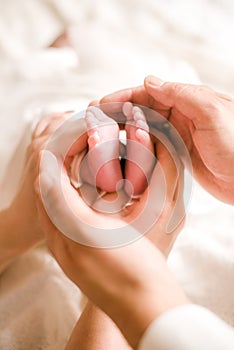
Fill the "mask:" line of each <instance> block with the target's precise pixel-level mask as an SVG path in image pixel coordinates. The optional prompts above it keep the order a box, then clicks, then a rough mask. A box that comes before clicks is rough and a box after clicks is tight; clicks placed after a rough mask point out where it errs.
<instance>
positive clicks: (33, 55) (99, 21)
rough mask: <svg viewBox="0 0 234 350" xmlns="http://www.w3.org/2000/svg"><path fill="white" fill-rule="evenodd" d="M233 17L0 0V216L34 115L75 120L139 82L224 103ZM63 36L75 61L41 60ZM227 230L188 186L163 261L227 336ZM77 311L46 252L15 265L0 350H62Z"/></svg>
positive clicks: (225, 215) (230, 11) (147, 4)
mask: <svg viewBox="0 0 234 350" xmlns="http://www.w3.org/2000/svg"><path fill="white" fill-rule="evenodd" d="M233 15H234V3H233V2H232V1H231V0H230V1H228V0H219V1H216V2H214V1H209V0H206V1H201V0H198V1H196V2H194V1H185V0H184V1H183V0H177V1H174V0H170V1H169V0H168V1H163V0H161V1H160V0H154V1H153V0H145V1H140V0H134V1H133V0H128V1H126V0H125V1H124V0H119V1H117V0H111V1H107V0H106V1H104V0H101V1H98V2H94V1H87V0H86V1H85V0H80V1H78V0H77V1H76V0H69V1H68V0H67V1H66V0H56V1H55V0H44V1H40V0H31V1H27V0H15V1H14V0H9V1H7V2H5V1H3V0H1V1H0V72H1V85H0V88H1V94H0V99H1V100H0V110H1V114H0V123H1V129H0V161H1V167H0V194H1V195H0V208H3V207H4V206H6V205H7V204H8V203H9V202H10V200H11V198H12V196H13V195H14V193H15V189H16V187H17V181H18V179H19V176H20V171H21V167H22V161H23V157H24V151H25V148H26V145H27V144H28V142H29V140H30V132H31V129H32V126H33V124H35V122H36V120H37V119H38V118H39V116H40V115H41V114H42V113H43V112H46V111H49V110H64V109H65V110H70V109H71V108H72V109H73V108H75V109H77V110H80V109H83V108H85V107H86V105H87V103H88V102H89V101H90V100H91V99H94V98H95V99H96V98H98V97H100V96H102V95H103V94H105V93H109V92H110V91H112V90H116V89H119V88H123V87H127V86H132V85H136V84H141V83H142V81H143V78H144V76H145V75H147V74H155V75H158V76H160V77H162V78H164V79H169V80H180V81H188V82H191V83H196V82H199V81H202V82H205V83H209V84H210V85H213V86H214V87H216V88H217V89H220V90H223V91H228V92H229V93H233V91H234V83H233V81H234V80H233V74H234V73H233V71H232V66H233V62H234V49H233V47H232V45H230V41H231V34H230V33H233V31H234V28H233V27H234V24H233V21H232V18H233ZM64 29H66V30H68V31H69V33H70V35H71V38H72V39H71V40H72V42H73V44H74V45H75V50H73V49H71V48H66V49H59V50H58V49H54V48H49V49H46V47H47V46H48V45H49V44H50V43H51V42H52V41H53V40H54V39H55V38H56V36H58V35H59V34H60V33H61V32H62V31H64ZM12 157H14V158H13V160H12ZM233 227H234V210H233V207H231V206H228V205H224V204H222V203H220V202H218V201H216V200H215V199H214V198H212V197H211V196H209V195H208V194H206V193H205V192H204V191H203V190H201V189H200V187H199V186H198V185H196V184H195V186H194V190H193V197H192V200H191V204H190V209H189V216H188V221H187V225H186V227H185V229H184V231H183V233H182V234H181V236H180V238H179V239H178V242H177V244H176V246H175V249H174V251H173V252H172V254H171V257H170V260H169V263H170V266H171V268H172V269H173V270H174V271H175V274H176V276H177V277H178V279H179V280H180V281H181V282H182V284H183V286H184V288H185V290H186V292H187V293H188V295H189V296H190V298H191V299H192V300H194V301H195V302H197V303H199V304H202V305H204V306H207V307H208V308H210V309H212V310H213V311H214V312H216V313H217V314H218V315H219V316H221V317H222V318H224V319H225V320H226V321H227V322H229V323H231V324H232V325H234V298H233V292H232V291H233V288H234V254H233V251H234V236H233ZM29 267H30V268H29ZM80 300H81V296H80V293H79V291H78V289H77V288H76V287H75V286H74V285H73V284H72V283H71V282H70V281H68V280H67V279H66V278H65V276H64V275H63V273H62V272H61V270H60V268H59V267H58V266H57V264H56V263H55V262H54V260H53V259H52V258H51V257H50V255H49V254H48V253H47V252H46V250H45V249H41V248H40V249H37V250H35V251H33V252H29V253H27V254H26V255H25V256H22V257H20V258H19V259H18V260H17V261H16V262H15V263H13V264H12V266H11V267H10V268H9V269H8V270H7V271H6V272H5V273H4V274H3V275H2V276H1V279H0V348H1V349H7V350H8V349H12V350H14V349H24V350H27V349H30V350H31V349H43V350H44V349H45V350H49V349H63V348H64V345H65V343H66V340H67V338H68V336H69V333H70V331H71V329H72V326H73V324H74V322H75V321H76V319H77V317H78V315H79V312H80Z"/></svg>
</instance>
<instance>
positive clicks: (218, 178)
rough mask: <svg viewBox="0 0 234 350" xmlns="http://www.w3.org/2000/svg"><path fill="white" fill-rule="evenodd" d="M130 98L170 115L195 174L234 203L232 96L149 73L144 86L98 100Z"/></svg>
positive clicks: (214, 190) (233, 112)
mask: <svg viewBox="0 0 234 350" xmlns="http://www.w3.org/2000/svg"><path fill="white" fill-rule="evenodd" d="M126 101H130V102H132V103H136V104H139V105H143V106H147V107H150V108H152V109H154V110H156V111H157V112H159V113H161V114H162V115H163V116H164V117H165V118H167V119H169V121H170V122H171V124H172V125H174V126H175V128H176V129H177V130H178V132H179V133H180V135H181V136H182V138H183V140H184V142H185V144H186V146H187V148H188V150H189V152H190V156H191V159H192V164H193V168H194V175H195V177H196V179H197V180H198V181H199V182H200V184H201V185H202V186H203V187H204V188H205V189H206V190H207V191H209V192H210V193H211V194H213V195H214V196H215V197H217V198H218V199H220V200H222V201H224V202H227V203H231V204H233V203H234V142H233V137H234V124H233V123H232V120H233V115H234V100H233V98H231V97H229V96H227V95H224V94H221V93H218V92H215V91H214V90H212V89H211V88H209V87H206V86H196V85H190V84H180V83H171V82H163V81H161V80H160V79H158V78H154V77H151V76H150V77H147V78H146V79H145V83H144V86H141V87H137V88H131V89H125V90H122V91H119V92H117V93H114V94H111V95H108V96H106V97H104V98H103V99H102V100H101V101H100V102H99V103H100V104H103V103H110V102H126Z"/></svg>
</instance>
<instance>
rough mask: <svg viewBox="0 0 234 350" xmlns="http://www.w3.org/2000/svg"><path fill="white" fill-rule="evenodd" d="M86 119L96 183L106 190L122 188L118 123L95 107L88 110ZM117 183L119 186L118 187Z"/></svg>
mask: <svg viewBox="0 0 234 350" xmlns="http://www.w3.org/2000/svg"><path fill="white" fill-rule="evenodd" d="M85 119H86V123H87V127H88V136H89V137H88V145H89V153H88V163H89V168H90V170H91V172H92V175H93V177H94V179H95V185H96V187H98V188H100V189H101V190H103V191H105V192H115V191H116V190H117V189H118V190H119V189H120V187H121V182H122V181H121V180H122V179H123V177H122V171H121V167H120V160H119V127H118V124H117V123H116V122H115V121H114V120H113V119H111V118H109V117H107V116H106V115H105V114H104V113H103V112H102V111H101V110H100V109H98V108H95V107H90V108H89V109H88V110H87V113H86V116H85ZM122 183H123V182H122ZM117 185H119V188H116V186H117Z"/></svg>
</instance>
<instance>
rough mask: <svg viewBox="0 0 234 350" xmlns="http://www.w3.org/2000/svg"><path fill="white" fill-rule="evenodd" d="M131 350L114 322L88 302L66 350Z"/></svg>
mask: <svg viewBox="0 0 234 350" xmlns="http://www.w3.org/2000/svg"><path fill="white" fill-rule="evenodd" d="M78 349H79V350H106V349H108V350H130V349H131V348H130V347H129V345H128V344H127V342H126V340H125V339H124V337H123V335H122V334H121V332H120V331H119V329H118V328H117V326H116V325H115V324H114V322H113V321H112V320H111V319H110V318H109V317H108V316H107V315H106V314H105V313H104V312H102V311H101V310H100V309H98V308H97V307H96V306H95V305H93V304H92V303H91V302H88V304H87V306H86V308H85V309H84V311H83V313H82V315H81V317H80V319H79V321H78V322H77V324H76V326H75V328H74V330H73V332H72V335H71V337H70V339H69V342H68V344H67V346H66V350H78Z"/></svg>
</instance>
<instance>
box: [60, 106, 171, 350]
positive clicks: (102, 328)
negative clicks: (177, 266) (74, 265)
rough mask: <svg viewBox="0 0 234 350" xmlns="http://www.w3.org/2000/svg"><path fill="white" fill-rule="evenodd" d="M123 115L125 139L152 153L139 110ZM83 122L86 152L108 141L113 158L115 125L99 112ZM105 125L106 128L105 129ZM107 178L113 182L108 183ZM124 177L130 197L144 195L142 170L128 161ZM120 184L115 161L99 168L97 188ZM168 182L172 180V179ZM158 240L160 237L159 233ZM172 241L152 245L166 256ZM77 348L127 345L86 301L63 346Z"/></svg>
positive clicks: (128, 109) (116, 135)
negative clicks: (131, 189) (131, 191)
mask: <svg viewBox="0 0 234 350" xmlns="http://www.w3.org/2000/svg"><path fill="white" fill-rule="evenodd" d="M123 112H124V114H125V115H126V117H127V124H126V127H125V129H126V132H127V139H131V140H134V141H136V142H138V143H139V144H143V145H144V146H145V147H147V148H148V149H149V151H150V152H152V153H153V152H154V144H153V142H152V140H151V138H150V136H149V133H148V131H149V129H148V125H147V123H146V120H145V117H144V114H143V112H142V111H141V109H140V108H138V107H133V106H132V104H131V103H126V104H125V105H124V106H123ZM86 120H87V122H88V127H90V128H91V130H90V131H88V135H89V138H88V144H89V148H90V149H91V150H92V149H93V148H94V147H95V146H96V145H98V144H101V143H102V142H106V141H108V140H112V141H113V142H112V144H113V150H112V151H113V154H115V150H114V148H115V147H116V148H118V147H119V144H118V143H119V129H118V125H117V123H116V122H114V121H113V120H111V119H110V118H108V117H107V116H105V114H104V113H102V112H101V111H99V110H96V111H95V109H93V111H92V113H91V112H89V113H88V115H87V116H86ZM105 123H106V124H107V125H105ZM112 144H111V145H112ZM134 146H135V144H134V143H133V145H132V147H133V149H132V150H130V152H134ZM136 151H137V150H136ZM164 153H165V152H164ZM138 154H139V152H138ZM141 155H142V157H144V153H142V154H139V157H141ZM164 156H165V154H164ZM102 158H103V156H102ZM113 158H114V157H113ZM167 158H168V157H167ZM96 159H97V155H96V154H95V157H93V158H90V159H89V165H90V168H91V169H92V168H95V166H96V164H94V165H93V167H92V163H91V162H92V161H94V162H96ZM102 160H103V159H102ZM142 160H143V159H142ZM144 160H145V161H146V165H145V168H146V166H148V169H149V170H148V171H149V172H152V169H153V166H154V164H151V165H150V166H149V164H148V163H149V161H150V159H149V160H147V159H144ZM105 161H107V159H105ZM90 163H91V164H90ZM113 173H114V174H115V175H116V177H114V176H112V174H113ZM171 175H172V174H170V176H171ZM87 176H88V172H87V174H86V179H87ZM99 176H100V178H99ZM110 177H111V180H112V181H113V182H110V181H108V180H109V179H110ZM125 177H126V178H127V179H128V181H130V182H131V184H132V185H133V189H134V192H133V195H139V194H142V193H143V192H144V190H145V189H146V187H147V182H146V179H145V175H144V173H142V170H141V169H140V168H139V167H138V166H137V164H135V163H133V162H131V161H127V162H126V166H125ZM99 179H100V180H99ZM120 180H121V176H120V164H119V160H118V159H115V160H111V161H109V162H108V163H106V166H105V167H103V168H101V170H100V173H99V174H98V176H97V182H98V185H99V187H100V188H102V189H104V190H109V192H112V191H113V190H114V189H115V186H116V184H117V183H118V181H120ZM170 180H172V178H171V179H170ZM101 181H103V183H104V184H105V186H106V187H105V188H103V186H102V182H101ZM90 183H91V181H90ZM161 237H164V235H163V233H162V235H161ZM172 237H173V236H172ZM172 237H170V239H169V240H167V244H165V243H164V246H163V247H162V243H161V242H160V241H158V242H157V243H156V244H158V245H160V244H161V248H163V249H162V250H163V251H164V253H165V254H168V252H169V250H170V248H171V245H172V242H173V239H172ZM154 240H155V237H154ZM78 348H79V349H80V350H86V349H87V350H88V349H92V350H102V349H103V350H104V349H112V350H115V349H116V350H125V349H126V350H127V349H130V345H129V344H128V343H127V342H126V339H125V338H124V337H123V335H122V334H121V332H120V331H119V329H118V328H117V327H116V325H115V324H114V322H113V321H112V320H111V319H110V318H109V317H108V316H107V315H106V314H105V313H104V312H102V311H101V310H100V309H99V308H98V307H96V306H95V305H94V304H92V303H91V302H90V301H89V302H88V304H87V306H86V308H85V310H84V312H83V313H82V316H81V317H80V319H79V320H78V322H77V324H76V326H75V328H74V331H73V333H72V335H71V338H70V340H69V342H68V344H67V347H66V350H75V349H78Z"/></svg>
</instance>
